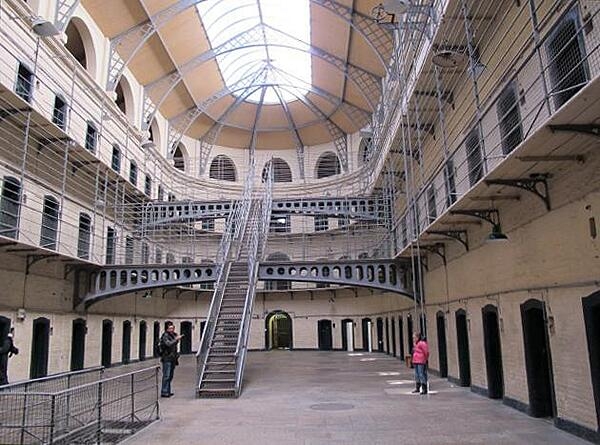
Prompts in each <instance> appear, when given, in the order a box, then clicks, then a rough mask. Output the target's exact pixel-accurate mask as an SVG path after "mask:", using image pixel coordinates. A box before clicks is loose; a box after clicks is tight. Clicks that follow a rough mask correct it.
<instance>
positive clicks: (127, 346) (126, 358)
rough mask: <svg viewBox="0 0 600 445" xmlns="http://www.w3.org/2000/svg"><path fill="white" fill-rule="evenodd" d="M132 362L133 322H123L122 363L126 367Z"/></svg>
mask: <svg viewBox="0 0 600 445" xmlns="http://www.w3.org/2000/svg"><path fill="white" fill-rule="evenodd" d="M130 361H131V322H130V321H129V320H125V321H124V322H123V341H122V343H121V362H122V363H123V364H124V365H126V364H127V363H129V362H130Z"/></svg>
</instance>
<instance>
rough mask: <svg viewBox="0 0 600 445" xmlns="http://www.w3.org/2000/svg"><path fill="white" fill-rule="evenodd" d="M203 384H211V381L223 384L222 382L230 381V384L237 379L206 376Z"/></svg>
mask: <svg viewBox="0 0 600 445" xmlns="http://www.w3.org/2000/svg"><path fill="white" fill-rule="evenodd" d="M202 383H203V384H210V383H217V384H221V383H229V384H235V379H232V378H222V379H218V378H209V379H207V378H205V379H204V380H203V381H202Z"/></svg>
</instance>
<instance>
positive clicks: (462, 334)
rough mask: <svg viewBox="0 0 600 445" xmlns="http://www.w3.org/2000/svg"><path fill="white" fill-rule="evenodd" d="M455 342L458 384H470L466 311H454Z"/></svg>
mask: <svg viewBox="0 0 600 445" xmlns="http://www.w3.org/2000/svg"><path fill="white" fill-rule="evenodd" d="M456 344H457V347H458V374H459V375H458V377H459V380H460V386H471V356H470V353H469V330H468V326H467V313H466V312H465V310H464V309H459V310H457V311H456Z"/></svg>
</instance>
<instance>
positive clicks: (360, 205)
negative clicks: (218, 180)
mask: <svg viewBox="0 0 600 445" xmlns="http://www.w3.org/2000/svg"><path fill="white" fill-rule="evenodd" d="M233 208H235V201H227V200H224V201H171V202H168V201H163V202H152V203H149V204H147V205H146V207H145V210H144V216H143V221H144V227H145V228H151V227H155V226H159V225H162V224H171V223H178V222H192V221H200V220H208V219H218V218H227V216H228V215H229V214H230V213H231V211H232V209H233ZM388 211H389V203H388V202H387V201H386V200H385V199H383V198H365V197H342V198H328V197H324V198H302V199H274V200H273V205H272V210H271V213H272V214H274V215H275V214H276V215H327V216H329V217H332V218H335V217H338V218H350V219H355V220H361V221H384V220H386V218H387V212H388Z"/></svg>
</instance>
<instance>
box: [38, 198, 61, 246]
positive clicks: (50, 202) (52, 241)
mask: <svg viewBox="0 0 600 445" xmlns="http://www.w3.org/2000/svg"><path fill="white" fill-rule="evenodd" d="M58 209H59V205H58V201H57V200H56V198H55V197H53V196H44V209H43V211H42V212H43V213H42V228H41V234H40V246H42V247H45V248H46V249H52V250H56V233H57V227H58Z"/></svg>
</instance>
